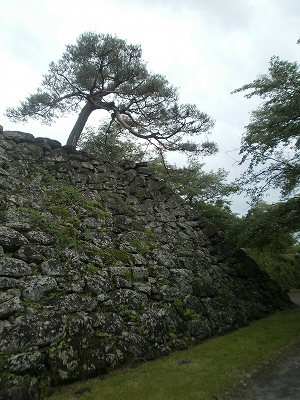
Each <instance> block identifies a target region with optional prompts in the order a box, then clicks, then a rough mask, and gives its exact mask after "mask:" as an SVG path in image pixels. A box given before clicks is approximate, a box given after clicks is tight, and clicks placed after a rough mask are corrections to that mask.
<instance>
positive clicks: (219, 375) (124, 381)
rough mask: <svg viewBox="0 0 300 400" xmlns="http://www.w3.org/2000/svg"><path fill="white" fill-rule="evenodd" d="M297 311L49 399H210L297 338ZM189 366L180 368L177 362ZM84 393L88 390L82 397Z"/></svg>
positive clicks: (63, 389) (59, 391)
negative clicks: (78, 396)
mask: <svg viewBox="0 0 300 400" xmlns="http://www.w3.org/2000/svg"><path fill="white" fill-rule="evenodd" d="M299 334H300V309H299V308H297V309H293V310H288V311H283V312H278V313H276V314H273V315H271V316H270V317H268V318H264V319H261V320H258V321H254V322H253V323H251V325H249V326H247V327H245V328H241V329H239V330H236V331H234V332H232V333H230V334H227V335H225V336H221V337H215V338H212V339H210V340H208V341H207V342H205V343H203V344H201V345H198V346H195V347H192V348H189V349H188V350H185V351H180V352H174V353H172V354H170V355H169V356H168V357H163V358H160V359H158V360H155V361H151V362H145V363H143V364H140V365H139V366H138V367H137V368H136V369H134V370H132V369H123V370H119V371H115V372H113V373H111V374H109V375H108V376H107V377H105V378H104V379H103V378H102V379H101V378H95V379H90V380H88V381H85V382H77V383H76V384H72V385H68V386H63V387H60V388H56V389H55V393H54V394H53V395H52V396H51V397H50V399H51V400H74V398H75V397H77V396H76V392H77V391H79V392H78V394H79V393H80V392H81V393H82V395H80V399H81V400H96V399H97V400H107V399H109V400H121V399H122V400H129V399H130V400H141V399H143V400H209V399H216V398H218V397H219V396H220V395H222V393H224V392H225V391H227V390H229V389H230V388H231V387H232V386H233V385H235V384H236V383H238V382H239V381H240V380H241V379H243V377H245V375H246V374H247V373H249V372H251V371H252V370H253V369H254V368H255V367H257V366H258V365H260V364H262V363H263V362H264V361H267V360H268V359H270V358H271V357H272V356H274V354H275V353H277V352H278V351H279V350H280V349H282V348H283V347H285V346H287V345H290V344H291V343H293V342H295V341H297V340H298V339H299ZM184 359H187V360H190V361H191V362H190V363H187V364H184V363H181V361H182V360H184ZM85 390H87V391H86V392H85Z"/></svg>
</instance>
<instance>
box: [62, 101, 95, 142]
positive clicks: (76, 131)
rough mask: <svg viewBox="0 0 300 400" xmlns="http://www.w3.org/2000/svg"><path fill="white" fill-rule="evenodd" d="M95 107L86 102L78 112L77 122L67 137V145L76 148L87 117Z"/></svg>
mask: <svg viewBox="0 0 300 400" xmlns="http://www.w3.org/2000/svg"><path fill="white" fill-rule="evenodd" d="M96 108H97V107H95V106H94V105H93V104H92V103H90V102H87V103H86V105H85V106H84V107H83V109H82V110H81V111H80V113H79V115H78V118H77V121H76V123H75V125H74V127H73V129H72V131H71V133H70V135H69V138H68V141H67V145H70V146H73V147H75V148H76V146H77V143H78V140H79V138H80V135H81V132H82V131H83V128H84V126H85V124H86V121H87V120H88V118H89V116H90V115H91V113H92V112H93V111H94V110H96Z"/></svg>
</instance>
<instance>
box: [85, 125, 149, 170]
mask: <svg viewBox="0 0 300 400" xmlns="http://www.w3.org/2000/svg"><path fill="white" fill-rule="evenodd" d="M106 128H107V122H104V123H103V124H102V125H100V126H99V127H98V129H97V130H95V128H93V127H91V126H87V127H86V128H85V130H84V131H83V133H82V135H81V137H80V139H79V141H78V146H79V147H80V148H81V149H82V150H84V151H87V152H88V153H90V154H95V155H97V157H99V158H102V159H104V160H107V161H109V162H110V163H112V164H116V163H118V162H120V161H122V160H124V159H128V160H131V161H134V162H140V161H145V159H146V158H147V157H148V156H147V155H149V153H148V151H147V147H146V146H145V144H144V143H143V142H142V143H138V142H137V141H132V140H130V138H128V135H124V131H123V130H122V129H116V128H118V126H115V127H114V129H111V131H110V132H109V133H108V132H107V130H106ZM146 153H147V155H146Z"/></svg>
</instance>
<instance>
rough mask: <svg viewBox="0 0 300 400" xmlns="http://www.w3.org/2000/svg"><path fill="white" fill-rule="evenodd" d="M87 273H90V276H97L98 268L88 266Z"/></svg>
mask: <svg viewBox="0 0 300 400" xmlns="http://www.w3.org/2000/svg"><path fill="white" fill-rule="evenodd" d="M87 272H90V273H91V274H97V272H99V268H97V267H95V265H93V264H90V263H89V264H88V268H87Z"/></svg>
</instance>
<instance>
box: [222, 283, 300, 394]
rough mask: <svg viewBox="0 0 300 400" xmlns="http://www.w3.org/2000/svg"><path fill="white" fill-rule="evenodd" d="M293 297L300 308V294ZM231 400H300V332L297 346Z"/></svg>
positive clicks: (243, 384) (248, 381)
mask: <svg viewBox="0 0 300 400" xmlns="http://www.w3.org/2000/svg"><path fill="white" fill-rule="evenodd" d="M290 297H291V300H292V301H293V302H294V303H295V304H297V305H299V306H300V290H299V291H298V292H294V293H291V294H290ZM299 313H300V310H299ZM228 399H230V400H300V332H299V341H298V342H297V343H295V344H293V345H292V346H290V347H287V348H285V349H283V350H282V351H281V352H280V353H278V355H277V356H276V357H275V358H274V359H271V360H269V361H268V363H266V364H264V365H263V366H262V367H260V368H259V369H258V370H257V371H255V372H254V374H253V375H252V376H249V377H247V378H245V380H244V381H243V382H241V384H240V386H239V387H237V388H236V390H235V391H234V393H232V394H230V395H229V397H228ZM220 400H221V399H220Z"/></svg>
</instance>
